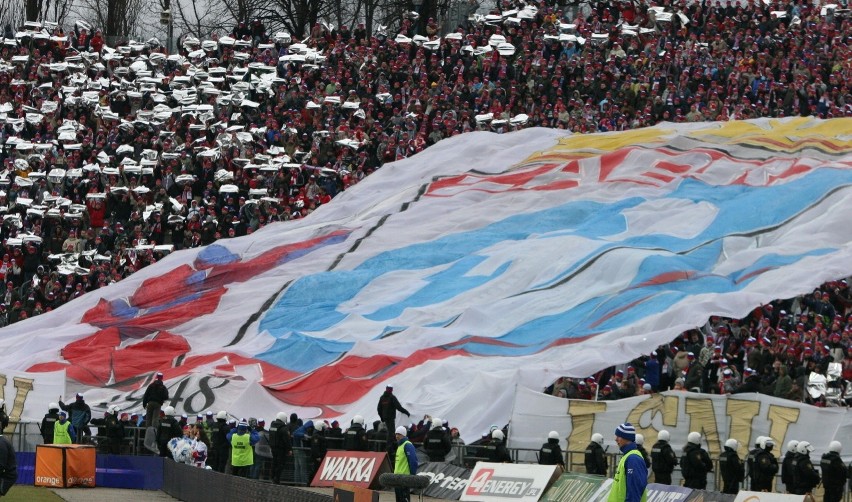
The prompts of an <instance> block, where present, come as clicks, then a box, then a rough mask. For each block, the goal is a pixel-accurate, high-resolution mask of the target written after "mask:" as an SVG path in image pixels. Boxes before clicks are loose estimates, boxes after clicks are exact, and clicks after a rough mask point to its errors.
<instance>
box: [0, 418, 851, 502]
mask: <svg viewBox="0 0 852 502" xmlns="http://www.w3.org/2000/svg"><path fill="white" fill-rule="evenodd" d="M39 425H40V424H38V423H35V422H10V425H9V427H7V429H6V432H5V435H6V437H7V438H9V440H10V441H11V442H12V444H13V445H14V447H15V451H22V452H25V451H29V452H32V451H35V448H36V446H37V445H39V444H42V437H41V431H40V428H39ZM13 426H14V430H12V431H11V432H10V430H11V429H13ZM92 429H93V435H92V436H91V437H90V438H89V439H87V441H88V442H91V443H92V444H94V445H96V446H98V448H99V450H101V451H103V452H104V453H119V454H122V455H155V454H154V453H152V452H151V451H150V450H148V449H147V448H145V447H144V437H145V429H144V428H142V427H125V431H126V433H127V434H126V437H125V438H124V441H123V442H122V443H121V445H120V446H119V448H118V452H115V451H109V450H108V448H109V447H108V446H107V442H106V441H104V440H105V439H106V438H104V437H102V436H98V435H97V434H95V433H94V427H93V428H92ZM326 444H327V446H328V449H329V450H342V449H343V438H334V437H331V438H326ZM368 444H369V450H370V451H375V452H382V451H386V444H387V443H386V441H385V440H371V441H368ZM415 446H416V447H417V448H418V456H420V457H421V458H422V460H423V461H426V460H428V456H427V455H426V454H425V452H424V451H423V450H422V448H420V444H418V443H415ZM478 450H479V449H478V447H477V446H475V445H453V449H452V451H451V453H450V454H449V455H447V457H446V462H448V463H452V464H454V465H458V466H460V467H468V468H473V467H474V466H475V465H476V462H478V461H484V460H487V459H486V458H484V457H480V456H478V455H477V453H478ZM508 450H509V454H510V455H511V457H512V460H513V461H514V462H516V463H538V450H534V449H526V448H509V449H508ZM309 454H310V449H309V448H301V447H294V448H293V455H292V456H291V457H290V458H288V459H287V461H286V462H285V463H284V470H283V475H282V476H281V483H283V484H289V485H296V486H305V485H308V484H310V482H311V479H312V474H313V471H314V470H315V469H316V468H317V467H318V466H316V465H312V463H311V460H310V455H309ZM564 456H565V467H566V468H567V469H568V470H569V471H571V472H585V471H586V468H585V451H584V450H580V451H566V452H564ZM605 456H606V459H607V465H608V475H609V476H610V477H612V475H613V474H614V473H615V468H616V465H617V463H618V461H619V459H620V458H621V455H620V453H616V452H606V453H605ZM814 463H815V464H818V463H819V462H818V459H817V461H816V462H814ZM255 464H256V467H255V468H254V470H253V471H252V474H251V477H252V478H254V479H259V480H271V479H272V459H271V458H265V457H260V456H255ZM227 469H228V466H226V472H227ZM651 476H652V477H651V481H653V475H651ZM682 480H683V476H682V475H681V471H680V468H679V467H676V468H675V471H674V472H673V473H672V484H674V485H680V484H681V482H682ZM745 485H746V486H743V487H741V488H742V489H745V488H746V487H747V482H746V484H745ZM721 489H722V479H721V475H720V473H719V460H718V459H713V472H712V473H710V474H709V475H708V476H707V490H710V491H717V490H721ZM775 492H778V493H783V492H784V485H783V484H781V476H780V472H779V474H778V476H776V482H775ZM850 495H852V494H850V493H849V490H848V487H847V490H846V493H845V495H844V498H843V500H844V501H846V502H850V499H852V496H850Z"/></svg>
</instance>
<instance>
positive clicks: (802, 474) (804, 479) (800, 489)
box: [793, 441, 820, 495]
mask: <svg viewBox="0 0 852 502" xmlns="http://www.w3.org/2000/svg"><path fill="white" fill-rule="evenodd" d="M796 451H797V452H798V455H797V456H796V459H795V460H794V462H795V464H796V469H795V471H794V474H793V477H794V479H795V481H794V482H795V484H796V491H795V494H796V495H807V494H808V493H812V492H813V490H814V488H816V486H817V485H818V484H819V482H820V476H819V473H818V472H817V470H816V469H814V464H813V463H811V457H810V454H811V452H812V451H814V447H813V446H811V444H810V443H809V442H807V441H799V444H798V446H796Z"/></svg>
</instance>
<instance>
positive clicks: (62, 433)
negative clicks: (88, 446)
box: [53, 420, 71, 444]
mask: <svg viewBox="0 0 852 502" xmlns="http://www.w3.org/2000/svg"><path fill="white" fill-rule="evenodd" d="M70 427H71V422H70V421H69V420H66V421H65V423H64V424H63V423H62V422H56V424H54V425H53V444H71V434H69V433H68V429H69V428H70Z"/></svg>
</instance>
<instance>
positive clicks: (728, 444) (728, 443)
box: [725, 438, 740, 450]
mask: <svg viewBox="0 0 852 502" xmlns="http://www.w3.org/2000/svg"><path fill="white" fill-rule="evenodd" d="M739 445H740V443H739V442H738V441H737V440H736V439H734V438H731V439H729V440H727V441H725V446H726V447H727V448H730V449H732V450H736V449H737V448H738V447H739Z"/></svg>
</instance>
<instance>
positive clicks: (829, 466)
mask: <svg viewBox="0 0 852 502" xmlns="http://www.w3.org/2000/svg"><path fill="white" fill-rule="evenodd" d="M842 447H843V446H842V445H841V444H840V441H832V442H831V443H829V444H828V451H827V452H826V453H824V454H823V456H822V459H821V460H820V462H819V467H820V471H822V484H823V487H825V495H824V496H823V501H824V502H840V499H842V498H843V485H845V484H846V479H845V478H846V466H845V465H843V460H841V459H840V450H841V449H842Z"/></svg>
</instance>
